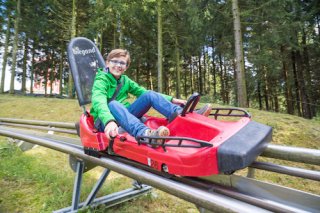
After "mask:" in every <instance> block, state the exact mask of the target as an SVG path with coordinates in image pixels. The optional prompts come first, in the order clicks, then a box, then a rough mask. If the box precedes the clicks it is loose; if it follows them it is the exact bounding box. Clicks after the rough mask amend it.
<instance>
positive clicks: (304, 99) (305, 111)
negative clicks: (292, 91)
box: [296, 51, 311, 119]
mask: <svg viewBox="0 0 320 213" xmlns="http://www.w3.org/2000/svg"><path fill="white" fill-rule="evenodd" d="M296 62H297V77H298V82H299V87H300V96H301V106H302V116H303V117H304V118H309V119H310V118H311V114H310V108H309V98H308V94H307V91H306V83H305V77H304V74H303V73H304V72H305V71H304V66H303V63H302V58H301V54H300V51H296Z"/></svg>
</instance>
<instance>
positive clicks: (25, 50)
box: [21, 35, 29, 94]
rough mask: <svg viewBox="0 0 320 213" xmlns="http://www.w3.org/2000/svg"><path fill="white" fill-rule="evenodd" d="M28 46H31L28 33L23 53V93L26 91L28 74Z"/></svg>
mask: <svg viewBox="0 0 320 213" xmlns="http://www.w3.org/2000/svg"><path fill="white" fill-rule="evenodd" d="M28 48H29V38H28V36H27V35H26V41H25V44H24V53H23V66H22V83H21V92H22V94H25V93H26V75H27V58H28Z"/></svg>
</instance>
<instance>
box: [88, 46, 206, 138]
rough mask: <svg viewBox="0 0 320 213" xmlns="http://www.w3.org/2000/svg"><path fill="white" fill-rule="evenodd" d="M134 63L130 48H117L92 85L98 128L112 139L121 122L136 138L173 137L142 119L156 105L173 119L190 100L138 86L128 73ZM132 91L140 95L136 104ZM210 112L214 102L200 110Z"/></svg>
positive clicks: (94, 115) (161, 127) (165, 130)
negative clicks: (151, 127)
mask: <svg viewBox="0 0 320 213" xmlns="http://www.w3.org/2000/svg"><path fill="white" fill-rule="evenodd" d="M130 62H131V59H130V54H129V52H128V51H127V50H123V49H114V50H112V51H111V52H110V53H109V54H108V56H107V58H106V69H105V70H99V71H98V73H97V75H96V77H95V81H94V84H93V88H92V108H91V111H90V113H91V114H92V115H93V117H94V119H95V126H96V128H98V130H99V131H104V133H105V134H106V136H107V138H108V139H110V136H112V137H115V136H116V135H117V134H118V131H119V127H118V125H120V126H121V127H122V128H123V129H124V130H126V131H127V132H128V133H129V134H130V135H132V136H134V137H137V136H169V135H170V130H169V129H168V128H167V127H165V126H160V127H159V128H158V129H157V130H153V129H150V128H149V127H147V126H146V125H144V123H143V122H141V121H140V118H141V117H142V116H143V115H144V114H145V113H146V112H147V111H148V110H149V109H150V108H151V107H153V108H154V109H155V110H157V111H158V112H160V113H161V114H162V115H164V116H165V117H166V118H168V119H169V120H170V121H171V120H173V119H174V118H175V117H176V116H177V114H179V112H181V111H182V108H181V107H180V106H179V105H181V104H186V101H185V100H182V99H176V98H173V97H171V96H168V95H164V94H160V93H157V92H154V91H149V90H146V89H145V88H144V87H142V86H140V85H138V84H137V83H136V82H134V81H133V80H131V79H130V78H129V77H128V76H127V75H124V72H125V71H126V70H127V69H128V68H129V65H130ZM129 93H130V94H132V95H134V96H136V97H137V99H136V100H135V101H134V102H133V103H132V104H130V103H129V102H128V101H127V99H128V94H129ZM210 111H211V105H210V104H207V105H206V106H205V107H204V108H202V109H200V110H199V111H198V113H199V114H203V115H205V116H208V115H209V114H210Z"/></svg>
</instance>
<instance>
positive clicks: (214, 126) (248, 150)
mask: <svg viewBox="0 0 320 213" xmlns="http://www.w3.org/2000/svg"><path fill="white" fill-rule="evenodd" d="M68 59H69V64H70V68H71V71H72V75H73V78H74V82H75V87H76V92H77V95H78V100H79V104H80V106H83V107H84V105H85V104H88V103H90V102H91V88H92V85H93V80H94V77H95V74H96V71H97V69H98V68H104V67H105V63H104V60H103V58H102V56H101V54H100V52H99V50H98V49H97V47H96V46H95V45H94V43H93V42H92V41H90V40H88V39H86V38H82V37H78V38H74V39H72V40H71V42H70V43H69V45H68ZM199 100H200V95H199V94H197V93H195V94H193V95H192V96H191V97H190V98H189V99H188V101H187V104H186V105H185V106H184V109H183V111H182V113H181V115H178V116H177V117H176V118H175V119H174V120H173V121H171V122H170V123H169V122H168V120H167V119H166V118H159V117H154V116H147V115H146V116H144V117H143V119H144V123H145V125H147V126H148V127H150V128H151V129H157V128H158V127H159V126H166V127H168V128H169V130H170V136H168V137H143V138H142V137H137V139H136V138H134V137H132V136H131V135H129V134H128V133H127V132H121V133H119V135H117V137H115V138H114V139H112V140H110V141H109V140H108V139H107V137H106V136H105V134H104V133H103V132H97V130H96V129H95V128H94V121H93V117H92V116H91V115H90V113H89V112H87V111H86V110H84V113H83V114H82V116H81V118H80V123H79V135H80V139H81V142H82V144H83V146H84V151H85V153H86V154H89V155H93V156H100V155H101V154H102V153H107V154H109V155H117V156H121V157H124V158H127V159H130V160H132V161H135V162H139V163H140V164H143V165H146V166H149V167H152V168H153V169H155V170H158V171H161V172H165V173H169V174H172V175H179V176H196V177H199V176H210V175H214V174H219V173H224V174H231V173H233V172H234V171H236V170H239V169H243V168H246V167H248V166H249V165H250V164H251V163H252V162H253V161H254V160H255V159H256V158H257V157H258V156H259V155H260V154H261V152H262V151H263V149H264V148H265V146H266V144H267V143H269V142H270V141H271V138H272V128H271V127H269V126H267V125H264V124H260V123H257V122H255V121H252V120H251V116H250V114H249V113H248V112H246V111H245V110H243V109H238V108H214V109H213V110H212V113H211V114H210V116H209V117H205V116H203V115H199V114H197V113H195V112H194V111H195V107H196V105H197V103H198V102H199ZM84 109H85V107H84ZM222 117H224V118H227V119H226V120H218V119H219V118H222ZM231 118H232V119H231ZM234 118H237V119H236V120H235V119H234Z"/></svg>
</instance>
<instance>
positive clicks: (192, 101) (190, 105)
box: [181, 92, 200, 117]
mask: <svg viewBox="0 0 320 213" xmlns="http://www.w3.org/2000/svg"><path fill="white" fill-rule="evenodd" d="M199 100H200V94H199V93H197V92H195V93H193V94H192V95H191V96H190V98H189V99H188V101H187V103H186V105H185V106H184V108H183V110H182V112H181V116H183V117H184V116H186V113H187V111H188V109H189V112H193V110H194V108H195V107H196V105H197V104H198V102H199Z"/></svg>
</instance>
